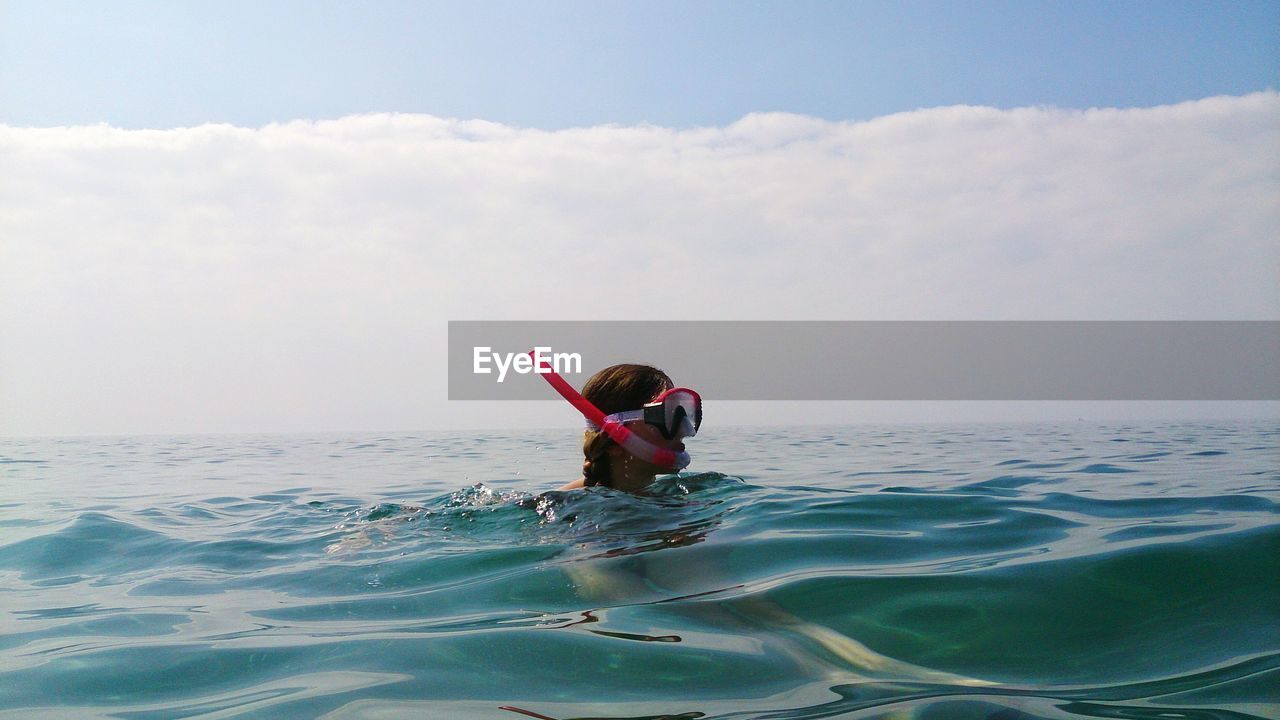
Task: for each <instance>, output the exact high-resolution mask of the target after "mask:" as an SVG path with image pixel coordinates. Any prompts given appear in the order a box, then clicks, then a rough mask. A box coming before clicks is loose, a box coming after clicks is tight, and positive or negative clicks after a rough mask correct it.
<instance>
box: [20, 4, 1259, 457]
mask: <svg viewBox="0 0 1280 720" xmlns="http://www.w3.org/2000/svg"><path fill="white" fill-rule="evenodd" d="M1277 30H1280V5H1277V4H1275V3H1248V2H1238V3H1208V2H1205V3H1178V2H1159V3H1143V2H1129V3H1115V2H1107V3H1089V2H1071V3H1055V2H1038V3H1033V2H1017V3H997V2H990V3H806V2H797V3H746V2H740V3H714V2H711V3H626V2H612V3H573V2H562V3H542V4H538V3H514V2H513V3H496V2H487V3H398V2H381V3H366V4H360V3H338V2H307V3H291V2H277V3H265V4H259V3H247V2H243V3H241V2H230V3H226V2H222V3H216V4H215V3H199V2H190V3H134V2H113V3H93V4H86V5H81V4H72V3H58V2H52V3H50V2H42V3H28V2H13V1H9V0H0V167H3V168H4V172H3V173H0V435H63V434H124V433H197V432H280V431H316V430H336V431H345V430H389V429H401V430H413V429H441V428H460V427H464V428H474V427H510V426H525V427H527V426H539V425H546V424H552V425H556V424H564V425H566V426H572V425H576V424H577V421H576V419H575V418H574V417H572V414H571V413H569V412H568V411H567V410H566V408H565V407H564V406H561V405H558V404H557V403H554V402H548V403H459V402H455V403H449V402H448V401H447V400H445V397H446V378H445V377H444V374H443V373H444V367H445V361H444V352H445V348H444V341H445V337H446V327H447V321H448V320H463V319H466V320H474V319H769V320H779V319H861V320H912V319H920V320H937V319H1031V320H1053V319H1091V320H1092V319H1096V320H1107V319H1155V320H1179V319H1254V320H1259V319H1264V320H1276V319H1280V283H1277V282H1276V280H1275V278H1277V277H1280V243H1278V242H1277V240H1276V238H1278V237H1280V95H1278V94H1277V92H1276V87H1277V86H1280V78H1278V77H1277V76H1278V75H1280V32H1277ZM669 288H676V289H679V290H680V292H677V293H674V294H673V293H671V292H669ZM672 297H675V298H677V299H676V301H674V302H673V301H670V300H669V298H672ZM638 352H642V350H641V351H638ZM638 359H640V358H638ZM765 372H767V369H766V370H765ZM677 374H678V373H677ZM722 412H723V413H724V414H723V415H722V417H725V418H726V419H727V420H728V421H730V422H801V421H803V422H814V421H818V422H856V421H878V420H899V419H904V420H921V419H928V420H932V419H942V420H947V419H951V420H964V419H968V418H974V419H1001V418H1005V417H1009V416H1011V415H1012V416H1017V417H1050V418H1054V417H1059V418H1060V417H1069V418H1075V417H1079V416H1086V417H1112V416H1118V415H1124V414H1126V413H1128V414H1132V413H1138V414H1153V415H1157V416H1169V415H1175V416H1177V415H1192V416H1198V415H1208V416H1213V415H1216V414H1223V413H1225V414H1234V415H1239V414H1244V415H1257V416H1264V417H1275V416H1277V415H1280V412H1277V409H1276V403H1254V404H1231V405H1224V404H1207V405H1206V404H1200V405H1194V406H1186V405H1180V406H1177V407H1173V406H1170V405H1168V404H1159V403H1156V404H1145V405H1140V406H1132V405H1130V406H1126V407H1124V408H1119V409H1117V408H1116V407H1113V406H1108V405H1107V404H1093V405H1088V404H1085V405H1081V404H1066V405H1062V404H1059V405H1056V406H1054V405H1052V404H1023V405H1019V406H1008V405H1005V406H1001V407H993V406H992V405H990V404H968V405H966V404H938V403H933V404H929V403H925V404H900V405H893V404H887V405H886V404H876V403H791V404H788V403H756V404H752V403H735V404H730V406H729V407H726V408H725V409H724V411H722Z"/></svg>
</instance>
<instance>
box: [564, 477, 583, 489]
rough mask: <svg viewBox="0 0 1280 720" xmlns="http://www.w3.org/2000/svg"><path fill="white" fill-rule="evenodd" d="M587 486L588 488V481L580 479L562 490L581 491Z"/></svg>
mask: <svg viewBox="0 0 1280 720" xmlns="http://www.w3.org/2000/svg"><path fill="white" fill-rule="evenodd" d="M586 486H587V483H586V480H585V479H584V478H578V479H577V480H574V481H573V482H571V483H569V484H568V485H565V486H564V487H562V488H560V489H561V490H581V489H582V488H584V487H586Z"/></svg>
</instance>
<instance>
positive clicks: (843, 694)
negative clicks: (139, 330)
mask: <svg viewBox="0 0 1280 720" xmlns="http://www.w3.org/2000/svg"><path fill="white" fill-rule="evenodd" d="M580 440H581V438H580V436H578V435H577V434H576V432H575V431H572V430H538V431H508V432H483V433H476V432H433V433H426V432H413V433H348V434H310V435H208V436H182V437H160V436H140V437H68V438H23V439H14V438H9V439H0V717H3V718H78V717H86V718H91V717H101V718H128V719H131V720H150V719H153V718H154V719H159V718H230V717H236V718H371V719H372V718H488V719H491V720H520V719H522V718H544V719H546V718H550V719H553V720H569V719H571V718H574V719H585V718H593V719H597V720H599V719H605V718H609V719H613V720H623V719H626V720H639V719H642V718H643V719H649V720H657V719H659V718H664V719H672V720H676V719H679V720H692V719H695V718H705V719H716V720H729V719H733V720H748V719H759V720H766V719H768V720H800V719H806V720H807V719H810V718H886V719H893V720H906V719H911V718H918V719H925V718H957V719H961V720H964V719H966V718H973V719H981V720H1023V719H1029V718H1055V719H1067V718H1073V719H1074V718H1149V719H1151V720H1155V719H1157V718H1158V719H1160V720H1174V719H1198V718H1224V719H1225V718H1280V504H1278V503H1280V423H1276V422H1274V421H1270V422H1259V421H1224V422H1217V423H1215V422H1135V423H1119V422H1111V423H1105V424H1103V423H1097V422H1087V421H1079V422H1063V423H1055V424H969V425H923V424H922V425H883V426H876V425H850V426H833V427H812V426H804V427H712V426H710V425H708V426H707V427H705V428H704V432H703V433H702V434H700V435H699V436H698V437H697V438H693V439H691V440H690V441H689V449H690V451H691V452H692V454H693V457H694V463H693V465H691V466H690V467H689V468H688V469H687V470H685V471H684V472H682V473H680V474H679V475H675V476H670V477H666V478H661V479H659V480H658V481H657V482H656V483H655V484H654V485H653V486H651V487H650V488H649V489H648V490H647V491H646V492H645V493H643V494H640V495H629V494H625V493H620V492H616V491H613V490H608V489H589V490H580V491H570V492H562V491H558V490H556V488H557V487H559V486H561V485H563V484H564V483H566V482H568V481H569V480H572V479H574V478H575V477H577V474H578V472H579V468H580V464H581V450H580V445H579V443H580Z"/></svg>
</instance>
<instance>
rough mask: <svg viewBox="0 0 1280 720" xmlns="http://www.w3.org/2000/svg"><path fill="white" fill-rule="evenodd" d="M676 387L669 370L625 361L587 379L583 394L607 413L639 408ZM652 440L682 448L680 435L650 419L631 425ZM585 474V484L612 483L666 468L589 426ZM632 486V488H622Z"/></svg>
mask: <svg viewBox="0 0 1280 720" xmlns="http://www.w3.org/2000/svg"><path fill="white" fill-rule="evenodd" d="M673 387H675V383H673V382H672V381H671V378H670V377H668V376H667V374H666V373H664V372H662V371H661V370H659V369H658V368H655V367H651V366H649V365H634V364H623V365H613V366H611V367H607V368H605V369H603V370H601V371H600V372H598V373H596V374H595V375H592V376H591V379H590V380H588V381H587V384H586V385H584V386H583V387H582V395H583V396H584V397H585V398H586V399H587V400H589V401H591V404H592V405H595V406H596V407H597V408H599V409H600V411H601V412H603V413H604V414H605V415H613V414H614V413H620V412H625V411H627V410H636V409H638V408H642V407H644V405H645V404H647V403H650V402H653V401H654V400H656V399H657V398H658V396H660V395H662V394H663V393H664V392H666V391H668V390H670V389H672V388H673ZM628 427H629V428H630V429H631V431H632V432H634V433H636V434H637V435H639V436H640V437H642V438H643V439H645V440H647V441H649V442H650V443H652V444H654V445H656V446H658V447H664V448H670V449H673V450H677V451H679V450H683V449H684V444H683V442H681V440H680V438H678V437H676V438H671V439H668V438H664V437H663V435H662V433H661V432H659V431H658V429H657V428H655V427H653V426H650V425H648V424H647V423H635V424H633V425H629V426H628ZM582 454H583V456H584V458H585V460H584V461H583V463H582V477H583V479H584V481H585V484H586V485H588V486H592V485H604V486H606V487H612V486H614V485H615V484H616V482H615V481H619V480H623V479H624V477H644V476H646V475H647V476H648V477H649V479H652V477H653V476H654V475H656V474H657V473H660V472H666V470H664V469H662V468H659V467H657V466H653V465H650V464H649V463H647V462H645V461H643V460H640V459H638V458H635V457H632V456H631V455H629V454H627V453H626V451H624V450H623V449H622V448H621V447H619V446H618V445H617V443H615V442H613V441H612V440H610V439H609V436H608V435H607V434H605V433H604V432H603V431H600V430H587V432H586V434H585V435H584V436H583V440H582ZM620 489H630V488H620Z"/></svg>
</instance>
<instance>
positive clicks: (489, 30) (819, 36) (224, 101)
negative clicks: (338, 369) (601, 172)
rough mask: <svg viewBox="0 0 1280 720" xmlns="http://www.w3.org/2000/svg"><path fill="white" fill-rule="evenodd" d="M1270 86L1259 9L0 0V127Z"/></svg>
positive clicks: (845, 105)
mask: <svg viewBox="0 0 1280 720" xmlns="http://www.w3.org/2000/svg"><path fill="white" fill-rule="evenodd" d="M1277 86H1280V3H1276V2H1172V1H1162V2H1079V1H1077V2H1030V1H1027V2H906V3H898V2H893V3H889V2H768V3H765V2H628V3H623V2H577V1H575V2H551V3H535V2H476V3H472V2H467V3H463V2H450V3H440V2H401V1H390V0H389V1H384V2H368V3H356V2H333V1H332V0H306V1H299V2H293V1H289V2H270V3H259V2H244V1H242V0H232V1H230V2H227V1H221V0H220V1H218V2H207V1H202V2H100V3H84V2H60V1H53V2H50V1H48V0H40V1H38V2H33V1H28V0H2V2H0V122H2V123H6V124H9V125H16V126H54V125H77V124H93V123H100V122H101V123H108V124H111V125H114V126H117V127H125V128H142V127H147V128H172V127H186V126H192V125H198V124H201V123H204V122H225V123H231V124H236V125H241V126H247V127H257V126H261V125H263V124H266V123H269V122H273V121H286V120H292V119H299V118H309V119H324V118H337V117H341V116H345V115H350V114H356V113H368V112H388V111H390V112H411V113H426V114H431V115H436V116H441V117H457V118H464V119H465V118H481V119H485V120H490V121H495V122H500V123H504V124H508V125H515V126H520V127H534V128H545V129H558V128H565V127H575V126H594V125H600V124H610V123H613V124H622V125H634V124H643V123H650V124H656V125H662V126H666V127H676V128H683V127H691V126H710V125H724V124H728V123H730V122H733V121H734V120H736V119H738V118H740V117H742V116H744V115H746V114H748V113H751V112H759V111H786V112H791V113H798V114H805V115H812V116H815V117H820V118H824V119H828V120H863V119H869V118H873V117H877V116H882V115H885V114H888V113H893V112H899V111H908V110H914V109H918V108H927V107H938V106H945V105H954V104H974V105H989V106H994V107H1001V108H1009V107H1019V106H1028V105H1051V106H1057V107H1068V108H1088V107H1095V106H1109V107H1143V106H1152V105H1160V104H1168V103H1176V102H1180V101H1185V100H1191V99H1198V98H1204V97H1209V96H1214V95H1222V94H1228V95H1241V94H1246V93H1249V92H1254V91H1259V90H1265V89H1268V88H1275V87H1277Z"/></svg>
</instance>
